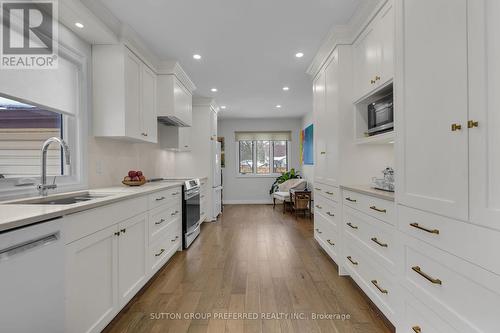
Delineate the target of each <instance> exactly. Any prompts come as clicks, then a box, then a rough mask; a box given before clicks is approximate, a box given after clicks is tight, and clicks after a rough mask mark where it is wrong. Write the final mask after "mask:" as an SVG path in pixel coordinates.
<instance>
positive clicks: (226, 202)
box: [223, 199, 273, 205]
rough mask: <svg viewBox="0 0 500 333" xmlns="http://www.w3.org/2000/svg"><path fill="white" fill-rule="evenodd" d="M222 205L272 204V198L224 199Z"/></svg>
mask: <svg viewBox="0 0 500 333" xmlns="http://www.w3.org/2000/svg"><path fill="white" fill-rule="evenodd" d="M223 204H224V205H272V204H273V200H272V199H269V200H224V201H223Z"/></svg>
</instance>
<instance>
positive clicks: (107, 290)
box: [65, 226, 118, 333]
mask: <svg viewBox="0 0 500 333" xmlns="http://www.w3.org/2000/svg"><path fill="white" fill-rule="evenodd" d="M116 233H117V228H116V226H112V227H109V228H106V229H104V230H101V231H99V232H96V233H95V234H92V235H90V236H87V237H84V238H82V239H80V240H77V241H75V242H73V243H71V244H68V245H66V330H65V331H66V332H67V333H80V332H100V331H101V330H102V329H103V328H104V327H105V326H106V325H107V324H108V323H109V322H110V321H111V320H112V319H113V317H114V316H115V314H116V313H117V311H118V283H117V281H118V276H117V270H118V251H117V250H118V236H117V235H116Z"/></svg>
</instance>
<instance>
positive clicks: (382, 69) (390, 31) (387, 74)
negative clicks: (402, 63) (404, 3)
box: [375, 1, 394, 86]
mask: <svg viewBox="0 0 500 333" xmlns="http://www.w3.org/2000/svg"><path fill="white" fill-rule="evenodd" d="M393 7H394V6H393V4H392V1H391V2H389V3H388V4H387V6H386V7H384V8H383V12H382V13H381V14H380V20H379V21H378V23H377V27H376V29H377V33H376V35H377V41H378V44H379V51H378V56H379V65H378V66H379V71H378V75H376V78H375V79H376V81H377V85H379V86H380V85H383V84H385V83H387V82H388V81H390V80H392V78H393V77H394V8H393Z"/></svg>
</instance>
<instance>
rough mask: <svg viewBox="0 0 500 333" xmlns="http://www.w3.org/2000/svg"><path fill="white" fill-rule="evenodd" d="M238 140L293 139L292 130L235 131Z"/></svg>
mask: <svg viewBox="0 0 500 333" xmlns="http://www.w3.org/2000/svg"><path fill="white" fill-rule="evenodd" d="M234 136H235V140H236V141H254V140H255V141H267V140H269V141H292V132H291V131H271V132H234Z"/></svg>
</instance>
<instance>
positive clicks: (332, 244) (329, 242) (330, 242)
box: [326, 239, 335, 246]
mask: <svg viewBox="0 0 500 333" xmlns="http://www.w3.org/2000/svg"><path fill="white" fill-rule="evenodd" d="M326 241H327V242H328V244H330V245H331V246H335V243H332V241H331V240H329V239H327V240H326Z"/></svg>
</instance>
